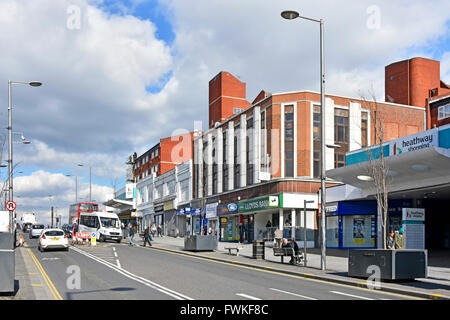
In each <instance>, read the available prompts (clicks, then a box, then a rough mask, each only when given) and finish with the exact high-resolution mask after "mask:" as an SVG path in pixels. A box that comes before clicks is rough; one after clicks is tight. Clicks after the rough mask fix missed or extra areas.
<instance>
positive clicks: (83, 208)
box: [69, 202, 98, 226]
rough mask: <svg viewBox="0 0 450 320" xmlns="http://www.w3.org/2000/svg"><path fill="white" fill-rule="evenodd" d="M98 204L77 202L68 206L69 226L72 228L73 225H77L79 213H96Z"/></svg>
mask: <svg viewBox="0 0 450 320" xmlns="http://www.w3.org/2000/svg"><path fill="white" fill-rule="evenodd" d="M97 211H98V204H97V203H91V202H78V203H75V204H72V205H70V209H69V225H70V226H72V225H73V224H74V223H77V224H78V221H79V219H80V212H97Z"/></svg>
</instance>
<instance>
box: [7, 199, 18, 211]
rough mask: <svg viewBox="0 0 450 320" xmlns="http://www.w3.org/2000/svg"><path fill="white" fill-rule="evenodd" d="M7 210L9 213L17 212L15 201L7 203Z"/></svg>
mask: <svg viewBox="0 0 450 320" xmlns="http://www.w3.org/2000/svg"><path fill="white" fill-rule="evenodd" d="M6 209H8V210H9V211H14V210H16V203H15V202H14V201H8V202H6Z"/></svg>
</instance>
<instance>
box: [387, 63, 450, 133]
mask: <svg viewBox="0 0 450 320" xmlns="http://www.w3.org/2000/svg"><path fill="white" fill-rule="evenodd" d="M448 93H450V87H449V86H448V85H447V84H445V83H444V82H443V81H441V79H440V62H439V61H436V60H431V59H426V58H412V59H409V60H404V61H399V62H396V63H393V64H390V65H388V66H387V67H386V69H385V99H386V101H390V102H393V103H400V104H406V105H412V106H418V107H427V99H428V100H429V99H430V98H433V97H436V96H439V95H443V94H448ZM427 123H428V124H427V128H428V129H429V128H431V127H433V125H434V124H436V123H434V122H433V121H432V120H431V114H430V111H428V113H427Z"/></svg>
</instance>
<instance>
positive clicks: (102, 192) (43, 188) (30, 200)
mask: <svg viewBox="0 0 450 320" xmlns="http://www.w3.org/2000/svg"><path fill="white" fill-rule="evenodd" d="M91 187H92V190H91V200H92V201H94V200H95V202H96V203H99V204H100V206H102V203H103V202H104V201H105V197H106V195H108V194H111V193H112V192H113V189H112V188H110V187H106V186H101V185H97V184H92V186H91ZM75 190H76V189H75V181H74V179H72V178H70V177H66V176H65V175H64V174H61V173H50V172H46V171H43V170H37V171H35V172H33V173H32V174H31V175H29V176H19V177H16V178H14V201H15V202H16V203H17V210H16V212H17V215H18V216H19V217H20V216H21V214H22V213H23V212H39V214H38V216H39V217H40V219H41V220H40V221H41V223H46V224H47V223H48V222H50V217H51V207H53V208H54V216H56V215H58V216H59V215H61V216H62V217H63V220H62V221H63V222H65V220H67V218H68V212H69V206H70V205H71V204H73V203H75ZM88 200H89V182H88V181H87V182H86V181H78V201H88ZM64 218H66V219H64Z"/></svg>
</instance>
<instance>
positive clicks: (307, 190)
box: [192, 72, 425, 246]
mask: <svg viewBox="0 0 450 320" xmlns="http://www.w3.org/2000/svg"><path fill="white" fill-rule="evenodd" d="M233 78H234V77H233V76H232V75H231V74H230V73H226V72H221V73H219V74H218V75H217V76H216V77H214V78H213V80H211V81H210V83H209V86H210V90H209V92H210V98H209V101H210V104H209V112H210V115H209V119H210V125H209V129H208V130H207V131H205V132H203V133H202V134H200V135H198V136H196V137H194V188H193V192H194V198H196V199H194V200H193V202H192V206H193V207H194V208H195V207H197V208H200V207H203V201H204V203H205V204H206V205H205V208H204V209H205V210H206V214H207V216H208V225H209V227H211V228H212V229H215V230H216V232H218V233H219V239H220V240H221V241H240V242H251V241H252V240H254V239H262V238H267V237H269V238H270V236H271V232H272V231H273V229H274V228H276V227H279V228H280V229H282V230H284V233H285V236H289V237H290V236H291V235H294V236H295V237H296V239H297V240H302V239H303V238H302V237H303V231H302V230H303V227H304V222H303V221H304V217H303V204H304V200H312V201H314V203H313V204H311V205H309V207H308V213H307V217H306V220H307V222H306V228H307V230H308V236H307V240H308V245H309V246H311V245H314V243H317V232H316V231H317V225H318V217H317V214H316V213H317V208H318V200H319V199H318V190H319V188H320V180H319V176H320V161H321V159H320V132H321V130H320V112H321V107H320V93H318V92H312V91H306V90H304V91H296V92H282V93H272V94H271V93H268V92H266V91H261V93H260V94H258V96H257V97H256V98H255V100H254V101H253V102H252V103H251V104H249V103H248V102H247V100H246V99H245V83H242V82H241V81H239V80H238V79H236V78H234V79H233ZM224 79H225V80H224ZM228 85H230V86H231V88H227V86H228ZM233 92H234V93H235V94H233ZM221 94H222V95H221ZM375 111H377V113H378V114H384V115H385V121H384V126H385V132H386V137H387V138H389V139H394V138H398V137H401V136H404V135H407V134H411V133H416V132H419V131H422V130H424V129H425V107H424V105H422V106H408V105H402V104H398V103H387V102H381V103H377V104H375V103H374V102H367V101H364V100H363V99H361V98H351V97H344V96H338V95H331V94H327V95H326V101H325V117H326V130H325V131H326V137H325V143H326V144H327V145H339V148H337V149H334V148H327V149H326V159H327V163H326V168H327V169H332V168H335V167H341V166H344V165H345V154H346V153H347V152H348V151H351V150H355V149H359V148H361V147H364V146H370V145H372V144H373V143H375V133H374V131H375V130H374V127H373V126H374V124H373V116H372V114H374V112H375ZM327 185H330V186H331V185H332V183H331V182H330V183H328V184H327Z"/></svg>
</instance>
